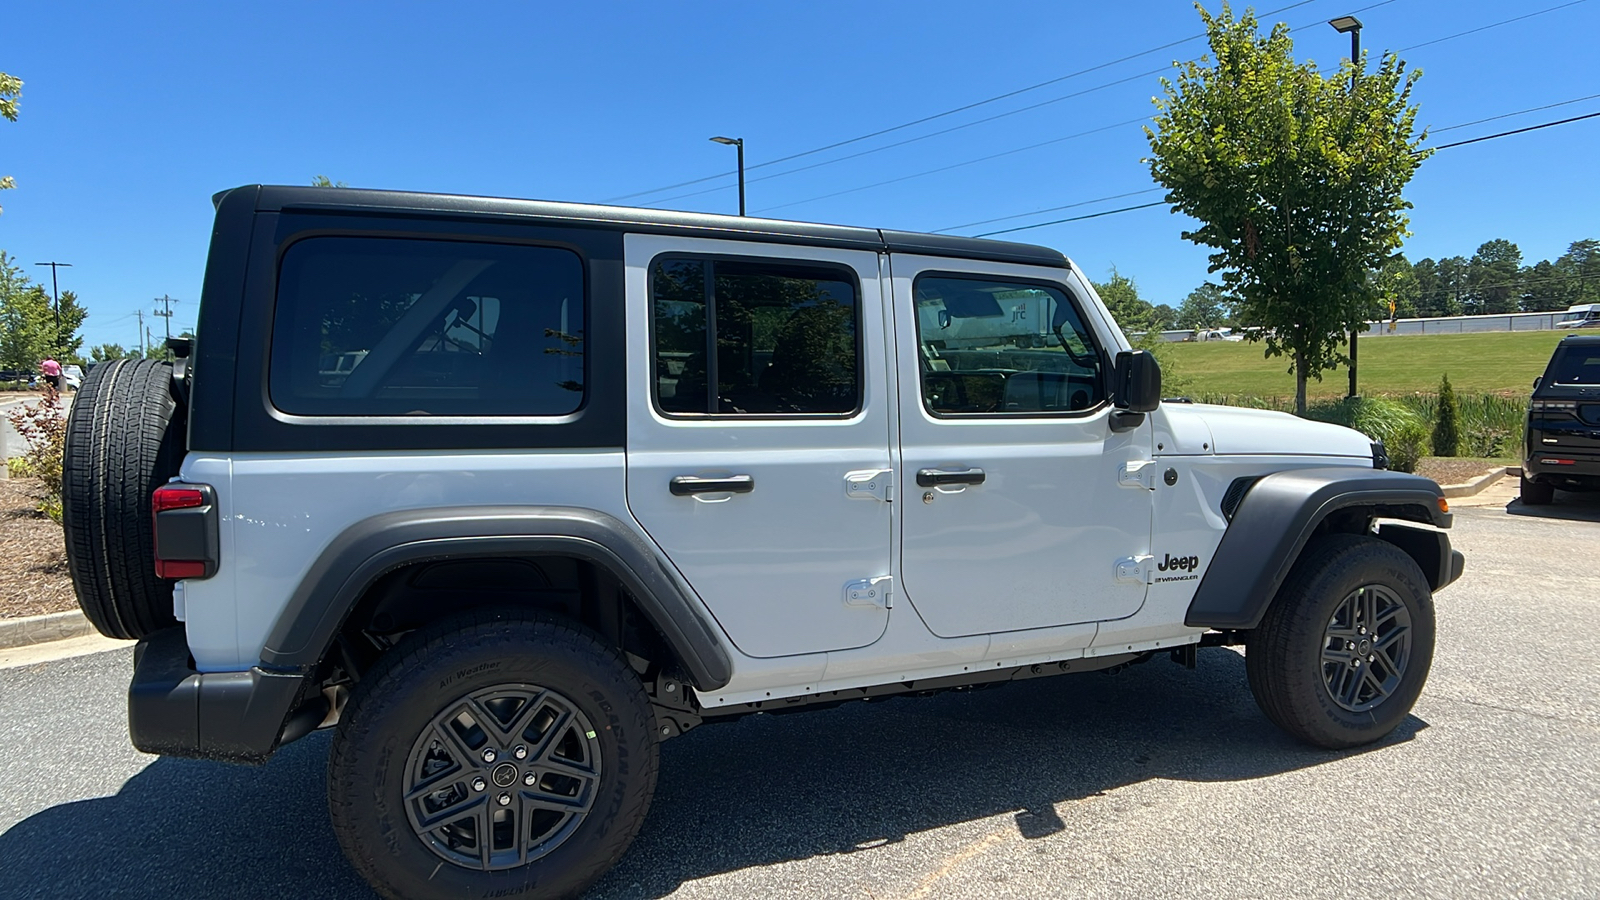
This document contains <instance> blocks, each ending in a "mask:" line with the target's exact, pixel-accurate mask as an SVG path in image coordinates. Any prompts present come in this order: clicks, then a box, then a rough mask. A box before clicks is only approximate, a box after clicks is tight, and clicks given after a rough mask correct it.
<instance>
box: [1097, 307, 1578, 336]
mask: <svg viewBox="0 0 1600 900" xmlns="http://www.w3.org/2000/svg"><path fill="white" fill-rule="evenodd" d="M1564 316H1566V313H1565V312H1537V313H1503V314H1496V315H1492V316H1441V317H1439V318H1436V319H1401V320H1399V321H1398V322H1395V323H1394V330H1393V331H1390V330H1389V321H1388V320H1387V319H1385V320H1383V321H1381V322H1370V323H1368V324H1370V325H1371V326H1372V328H1371V330H1369V331H1363V332H1362V333H1361V336H1362V337H1386V336H1388V335H1391V334H1476V333H1479V332H1487V331H1550V330H1552V329H1554V328H1555V327H1556V323H1557V322H1559V321H1561V319H1562V318H1563V317H1564ZM1138 336H1139V335H1137V334H1130V335H1128V337H1129V338H1130V339H1132V338H1136V337H1138ZM1193 339H1194V332H1193V331H1187V330H1176V331H1163V332H1161V340H1163V341H1169V342H1171V341H1188V340H1193Z"/></svg>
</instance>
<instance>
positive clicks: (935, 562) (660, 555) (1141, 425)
mask: <svg viewBox="0 0 1600 900" xmlns="http://www.w3.org/2000/svg"><path fill="white" fill-rule="evenodd" d="M216 205H217V218H216V227H215V231H214V235H213V239H212V243H211V250H210V258H209V262H208V265H207V270H206V277H205V287H204V294H203V299H202V304H201V312H200V322H199V327H198V332H197V334H198V337H197V339H196V340H195V341H194V342H193V345H192V346H190V345H189V344H187V343H184V342H176V344H175V348H174V349H175V350H176V351H177V352H178V355H179V356H180V357H181V358H180V359H179V360H178V362H177V363H176V364H175V365H170V364H167V363H159V362H153V361H148V360H145V361H120V362H112V363H107V364H104V365H101V366H97V367H95V369H94V370H93V371H92V372H91V373H90V374H89V376H88V378H87V379H86V380H85V382H84V384H83V388H82V390H81V392H80V393H79V395H78V398H77V401H76V402H75V403H74V404H73V407H72V413H71V419H70V422H69V425H68V429H69V435H68V445H67V459H66V472H65V481H66V489H65V515H66V529H67V537H68V547H69V551H70V561H71V568H72V573H73V577H74V580H75V583H76V587H77V591H78V597H79V600H80V602H81V604H82V605H83V608H84V610H85V612H87V613H88V615H89V616H90V617H91V618H92V619H93V620H94V622H95V624H96V625H97V626H99V628H100V629H101V630H102V631H103V632H105V633H106V634H108V635H113V636H117V637H133V638H138V639H140V643H139V646H138V650H137V651H136V654H135V669H134V675H133V683H132V686H131V688H130V691H129V727H130V730H131V732H132V735H133V741H134V743H135V745H137V746H138V747H140V748H141V749H143V750H146V751H149V752H152V753H164V754H171V755H175V756H189V757H201V758H209V759H223V760H234V761H244V762H256V763H259V762H262V761H264V760H266V759H267V758H268V757H270V756H271V755H272V754H273V752H274V751H275V750H276V749H277V748H278V747H279V746H281V745H282V744H284V743H287V742H289V741H293V740H296V739H298V738H300V737H303V736H304V735H306V734H308V733H310V732H311V731H313V730H315V729H318V728H330V729H336V731H335V734H334V736H333V749H332V759H331V762H330V765H329V772H328V791H329V805H330V809H331V815H332V819H333V824H334V828H335V831H336V832H337V834H338V836H339V840H340V842H341V844H342V845H343V847H344V850H345V852H346V854H347V855H348V856H349V859H350V861H351V863H352V864H353V865H354V866H355V867H356V868H357V869H358V870H359V871H360V872H361V873H362V874H363V875H364V876H365V877H366V878H367V879H368V880H369V881H370V882H371V883H372V885H373V886H374V887H375V888H376V889H377V890H378V891H379V892H381V893H383V894H384V895H386V896H389V897H408V898H435V897H437V898H446V897H449V898H454V897H461V896H468V895H471V896H496V897H509V896H528V897H532V896H538V897H546V896H548V897H562V896H568V895H571V894H574V893H577V892H579V891H581V890H582V889H583V888H585V887H586V886H588V885H589V884H591V883H592V882H593V881H594V880H595V879H596V878H598V877H599V876H600V875H601V874H602V873H603V872H604V871H605V870H606V869H607V868H608V867H609V866H611V865H612V864H613V863H614V862H615V861H616V860H617V859H618V857H619V856H620V855H621V854H622V853H623V852H624V851H625V850H626V848H627V847H628V844H629V842H630V840H631V839H632V838H633V836H634V834H635V833H636V832H637V830H638V828H639V826H640V822H641V820H642V819H643V817H644V815H645V811H646V809H647V808H648V806H649V804H650V797H651V793H652V790H653V789H654V786H655V780H656V766H657V745H658V743H659V742H660V741H662V740H665V739H667V738H671V737H673V736H676V735H678V734H681V733H682V732H684V731H686V730H688V729H691V728H695V727H697V726H699V725H700V724H701V723H703V722H711V721H715V720H717V719H724V718H729V717H734V716H740V715H747V714H750V713H755V712H775V711H787V710H793V709H802V708H816V707H821V706H825V705H829V704H838V703H842V702H846V701H850V700H857V699H864V698H874V697H882V696H887V695H893V694H921V693H926V692H930V691H935V690H939V689H944V688H960V687H969V686H974V685H982V684H990V683H994V682H1002V681H1008V680H1013V679H1022V678H1032V677H1036V676H1043V675H1054V674H1058V673H1066V672H1085V671H1093V670H1103V669H1111V668H1116V667H1120V666H1123V665H1126V664H1128V663H1131V662H1137V661H1143V660H1145V659H1148V658H1150V657H1152V656H1153V655H1156V654H1169V655H1171V657H1172V658H1173V659H1175V660H1177V661H1179V662H1182V663H1186V664H1188V665H1191V666H1192V665H1193V664H1194V662H1195V658H1196V654H1195V651H1196V648H1197V647H1204V646H1216V645H1224V644H1243V645H1245V647H1246V663H1247V669H1248V672H1249V681H1250V686H1251V689H1252V690H1253V691H1254V693H1255V696H1256V699H1257V701H1258V702H1259V704H1260V706H1261V709H1262V710H1263V711H1264V712H1265V713H1266V714H1267V716H1268V717H1269V718H1270V719H1272V720H1273V721H1274V722H1276V723H1277V724H1278V725H1280V726H1282V727H1283V728H1284V729H1286V730H1287V731H1289V732H1290V733H1292V734H1294V735H1295V736H1297V737H1299V738H1301V739H1303V740H1306V741H1309V742H1311V743H1313V744H1316V745H1318V746H1322V747H1331V748H1336V747H1349V746H1353V745H1357V744H1362V743H1366V742H1370V741H1373V740H1376V739H1378V738H1380V737H1382V736H1384V735H1385V734H1387V733H1388V732H1389V731H1390V730H1392V729H1393V728H1394V727H1395V726H1396V725H1397V724H1398V723H1399V722H1400V721H1401V720H1402V719H1403V718H1404V717H1405V716H1406V715H1407V713H1408V711H1409V710H1410V709H1411V706H1412V704H1413V703H1414V702H1415V700H1416V699H1417V696H1418V693H1419V692H1420V691H1421V689H1422V685H1423V682H1424V681H1425V680H1426V677H1427V673H1428V667H1429V664H1430V661H1431V657H1432V653H1433V642H1434V612H1433V602H1432V592H1433V591H1435V590H1438V589H1439V588H1441V587H1443V586H1444V585H1446V584H1448V583H1450V582H1451V581H1452V580H1454V579H1455V578H1456V577H1457V576H1458V575H1459V574H1460V572H1461V567H1462V558H1461V555H1460V553H1458V552H1455V551H1452V550H1451V548H1450V542H1449V539H1448V537H1447V534H1446V532H1445V531H1444V530H1443V529H1446V528H1448V527H1449V525H1450V515H1449V513H1448V507H1447V505H1446V503H1445V501H1444V499H1443V496H1442V494H1441V491H1440V489H1439V487H1438V486H1437V485H1435V484H1434V483H1433V482H1431V481H1428V480H1427V479H1424V478H1419V477H1416V476H1411V475H1405V474H1400V473H1395V472H1389V471H1386V470H1385V464H1386V460H1385V458H1384V455H1383V451H1382V447H1381V446H1380V445H1374V444H1372V443H1369V441H1368V440H1367V438H1365V437H1364V436H1362V435H1360V434H1357V433H1356V432H1354V431H1349V430H1346V429H1343V428H1338V427H1335V426H1332V425H1324V424H1317V423H1313V422H1307V421H1302V420H1300V419H1297V418H1294V417H1292V416H1288V415H1284V414H1281V413H1272V412H1260V411H1254V410H1243V409H1230V408H1224V407H1207V406H1197V405H1194V404H1191V403H1188V402H1185V401H1168V402H1165V403H1163V402H1161V401H1160V373H1159V371H1158V370H1157V368H1156V365H1155V362H1154V360H1153V359H1152V358H1151V357H1150V356H1148V355H1147V354H1144V353H1141V352H1138V351H1132V350H1130V349H1129V346H1128V342H1127V340H1126V339H1125V338H1124V337H1123V335H1122V333H1121V332H1120V331H1119V330H1118V328H1117V326H1116V323H1115V322H1113V321H1112V320H1111V318H1110V317H1109V315H1108V314H1107V313H1106V310H1105V307H1104V306H1103V305H1102V304H1101V303H1100V301H1099V299H1098V298H1097V297H1096V296H1095V293H1094V290H1093V288H1092V287H1091V286H1090V284H1089V281H1088V279H1087V278H1085V277H1083V275H1082V273H1081V272H1080V271H1078V270H1077V269H1076V268H1075V267H1074V266H1073V265H1072V264H1071V263H1070V262H1069V261H1068V260H1067V259H1066V258H1065V257H1063V256H1062V255H1061V254H1059V253H1057V252H1056V251H1053V250H1048V249H1044V248H1041V247H1033V246H1027V245H1021V244H1010V243H1001V242H995V241H982V240H975V239H968V238H954V237H945V236H938V235H925V234H907V233H902V232H894V231H883V230H877V229H869V228H844V227H834V226H823V225H810V224H800V223H793V222H778V221H769V220H762V219H753V218H737V217H726V216H712V215H698V214H683V213H670V212H659V211H654V210H640V209H619V208H610V207H600V206H580V205H569V204H559V203H540V202H527V201H518V200H496V199H482V198H470V197H449V196H431V195H422V194H405V193H388V192H377V191H359V190H344V189H331V188H288V187H260V186H254V187H243V188H238V189H235V190H231V191H227V192H225V193H222V194H219V195H218V196H217V198H216ZM152 507H153V510H154V512H153V515H152ZM152 561H153V564H152Z"/></svg>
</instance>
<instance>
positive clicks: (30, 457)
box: [6, 384, 67, 523]
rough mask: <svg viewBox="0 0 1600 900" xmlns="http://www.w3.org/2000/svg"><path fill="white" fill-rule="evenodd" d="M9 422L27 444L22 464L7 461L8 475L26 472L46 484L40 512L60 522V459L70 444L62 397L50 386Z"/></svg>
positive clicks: (40, 502) (16, 411)
mask: <svg viewBox="0 0 1600 900" xmlns="http://www.w3.org/2000/svg"><path fill="white" fill-rule="evenodd" d="M7 418H9V419H10V420H11V425H12V427H14V428H16V429H17V433H18V434H20V435H22V439H23V440H25V441H27V442H28V451H27V452H26V453H24V454H23V455H22V456H21V457H19V459H20V460H21V462H20V463H15V462H14V461H12V460H7V461H6V469H7V471H8V472H18V471H20V472H25V473H26V474H28V475H30V476H33V477H35V478H38V479H39V480H40V481H41V482H43V483H44V491H45V496H44V499H42V500H40V501H39V510H40V511H41V512H43V513H44V514H45V515H47V516H49V517H50V518H51V519H54V520H55V521H56V522H57V523H59V522H60V521H61V456H62V451H63V449H64V448H65V446H66V440H67V420H66V417H65V416H63V415H62V413H61V395H60V394H58V393H56V390H55V388H52V387H50V386H49V385H48V384H46V385H45V388H44V397H42V398H40V399H39V400H38V401H37V402H34V403H25V404H23V405H22V406H19V407H17V408H16V409H14V410H12V411H11V412H10V414H8V415H7Z"/></svg>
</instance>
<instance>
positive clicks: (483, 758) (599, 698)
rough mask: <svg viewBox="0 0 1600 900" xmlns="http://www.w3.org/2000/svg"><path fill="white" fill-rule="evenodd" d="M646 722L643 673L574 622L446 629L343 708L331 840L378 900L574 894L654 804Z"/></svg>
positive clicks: (401, 653)
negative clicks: (380, 897)
mask: <svg viewBox="0 0 1600 900" xmlns="http://www.w3.org/2000/svg"><path fill="white" fill-rule="evenodd" d="M653 721H654V719H653V714H652V712H651V709H650V704H649V701H648V699H647V698H646V697H645V695H644V690H643V688H642V686H641V684H640V682H639V678H638V676H637V675H635V674H634V673H633V671H632V670H631V669H630V668H628V666H627V664H626V663H625V662H624V661H623V660H622V658H621V657H620V656H619V654H618V653H617V651H616V650H614V649H612V648H611V647H609V646H607V645H605V644H604V643H602V642H601V641H599V640H598V639H597V638H595V637H594V636H593V635H592V634H590V633H589V632H587V631H585V630H582V629H581V628H578V627H576V626H573V625H571V624H568V623H565V622H561V621H557V620H551V619H544V618H537V617H532V616H525V615H522V614H519V613H498V614H497V613H492V612H481V613H474V614H470V615H467V616H463V617H461V618H458V619H455V620H453V621H448V622H444V623H440V624H439V625H438V626H435V627H432V628H429V629H426V630H425V631H424V632H419V633H417V634H414V635H412V636H410V637H409V638H407V639H406V641H404V642H403V643H402V644H401V645H400V646H398V647H396V648H395V649H394V650H393V651H391V652H390V653H389V654H388V655H387V656H386V657H385V658H384V659H383V660H382V661H380V662H379V664H378V665H377V666H376V667H375V668H374V669H373V670H372V671H371V672H369V673H367V675H366V676H364V677H363V678H362V680H361V682H360V685H359V687H358V688H357V690H356V692H355V694H354V695H353V696H352V697H351V699H350V702H349V704H348V705H347V706H346V708H345V711H344V715H343V717H342V721H341V722H340V725H339V731H338V733H337V736H336V737H335V738H334V745H333V753H332V755H331V757H330V759H329V764H328V802H329V808H330V810H331V812H332V818H333V826H334V831H335V833H336V834H337V835H338V838H339V843H340V844H341V845H342V846H343V848H344V851H345V853H346V855H347V856H348V857H349V859H350V861H351V863H352V864H353V865H354V866H355V867H356V869H357V870H358V871H360V872H361V874H362V875H364V876H365V877H366V878H367V880H368V881H369V882H370V883H371V884H372V886H373V887H374V888H375V889H377V890H378V892H379V893H381V894H383V895H384V896H387V897H394V898H400V897H404V898H447V897H448V898H455V897H465V896H475V897H488V896H493V897H535V896H536V897H568V896H572V895H575V894H577V893H578V892H580V891H582V890H583V889H584V888H586V887H588V886H589V885H590V884H592V883H593V882H594V881H595V880H596V879H597V878H599V877H600V876H601V875H602V874H603V873H604V872H605V871H606V870H607V869H609V868H610V867H611V866H612V865H613V864H614V863H615V862H616V861H617V859H619V858H620V857H621V856H622V853H623V852H624V851H625V850H626V849H627V847H628V845H629V844H630V843H631V842H632V840H633V837H634V835H635V834H636V833H637V832H638V830H639V826H640V824H641V823H642V822H643V820H644V816H645V813H646V812H647V811H648V809H649V806H650V798H651V795H652V794H653V793H654V790H655V780H656V741H655V736H654V734H653V731H652V728H651V725H652V723H653Z"/></svg>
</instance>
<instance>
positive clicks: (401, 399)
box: [268, 237, 584, 416]
mask: <svg viewBox="0 0 1600 900" xmlns="http://www.w3.org/2000/svg"><path fill="white" fill-rule="evenodd" d="M583 284H584V279H583V263H582V261H581V260H580V259H579V257H578V256H577V254H575V253H573V252H571V251H569V250H560V249H555V248H549V247H525V246H514V245H502V244H479V243H468V242H453V241H427V240H406V239H394V238H355V237H315V238H308V239H306V240H302V241H299V242H297V243H295V244H294V245H293V246H291V247H290V248H289V249H288V251H287V252H286V253H285V254H284V256H283V262H282V265H281V267H280V269H279V278H278V302H277V307H276V310H275V312H274V315H273V326H272V358H271V363H270V372H269V377H268V386H269V390H270V392H271V397H272V403H273V405H274V406H275V407H277V408H278V409H280V410H282V411H284V412H287V413H293V414H299V415H322V416H406V415H412V416H484V415H490V416H493V415H506V416H552V415H564V414H567V413H570V412H573V411H575V410H576V409H577V408H578V407H579V406H580V405H581V404H582V402H583V372H584V368H583V334H584V302H583V296H584V294H583Z"/></svg>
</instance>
